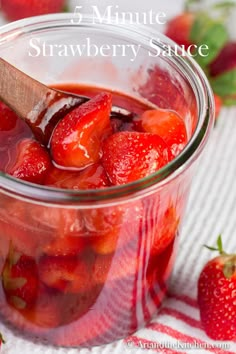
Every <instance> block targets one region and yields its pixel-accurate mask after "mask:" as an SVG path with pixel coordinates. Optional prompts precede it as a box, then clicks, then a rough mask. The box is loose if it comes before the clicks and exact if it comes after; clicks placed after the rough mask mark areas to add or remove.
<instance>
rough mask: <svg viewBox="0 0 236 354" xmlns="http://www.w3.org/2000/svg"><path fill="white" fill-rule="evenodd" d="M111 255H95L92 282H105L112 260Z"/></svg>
mask: <svg viewBox="0 0 236 354" xmlns="http://www.w3.org/2000/svg"><path fill="white" fill-rule="evenodd" d="M113 257H114V256H113V255H110V254H108V255H97V256H96V257H95V261H94V264H93V270H92V282H93V283H94V284H105V283H106V280H107V276H108V273H109V270H110V267H111V263H112V260H113Z"/></svg>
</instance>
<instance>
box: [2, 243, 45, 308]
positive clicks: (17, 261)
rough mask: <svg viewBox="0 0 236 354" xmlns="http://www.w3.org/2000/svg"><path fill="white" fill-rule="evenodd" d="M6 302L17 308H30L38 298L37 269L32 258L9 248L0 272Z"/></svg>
mask: <svg viewBox="0 0 236 354" xmlns="http://www.w3.org/2000/svg"><path fill="white" fill-rule="evenodd" d="M2 285H3V290H4V292H5V295H6V299H7V302H8V303H9V304H10V305H11V306H13V307H14V308H15V309H17V310H27V309H29V308H32V306H34V304H35V303H36V301H37V298H38V288H39V281H38V269H37V265H36V262H35V260H34V258H32V257H30V256H26V255H24V254H22V253H19V252H17V251H16V250H14V249H13V248H11V249H10V251H9V254H8V258H7V260H6V262H5V265H4V268H3V272H2Z"/></svg>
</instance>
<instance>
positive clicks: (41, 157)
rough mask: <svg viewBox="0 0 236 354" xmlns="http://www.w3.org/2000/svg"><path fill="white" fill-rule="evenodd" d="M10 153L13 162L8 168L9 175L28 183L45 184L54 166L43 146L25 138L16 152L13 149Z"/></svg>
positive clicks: (18, 145)
mask: <svg viewBox="0 0 236 354" xmlns="http://www.w3.org/2000/svg"><path fill="white" fill-rule="evenodd" d="M10 153H11V155H12V156H11V161H10V163H8V165H7V166H6V172H7V173H8V174H10V175H12V176H13V177H16V178H19V179H22V180H25V181H28V182H32V183H38V184H42V183H43V181H44V178H45V176H46V175H47V173H48V171H49V170H50V168H51V166H52V164H51V160H50V157H49V154H48V152H47V150H46V149H45V148H44V147H43V146H41V145H40V144H39V143H38V142H37V141H35V140H33V139H30V138H25V139H23V140H21V141H20V142H19V143H18V144H17V146H16V151H13V149H12V150H11V152H10ZM13 155H14V156H13Z"/></svg>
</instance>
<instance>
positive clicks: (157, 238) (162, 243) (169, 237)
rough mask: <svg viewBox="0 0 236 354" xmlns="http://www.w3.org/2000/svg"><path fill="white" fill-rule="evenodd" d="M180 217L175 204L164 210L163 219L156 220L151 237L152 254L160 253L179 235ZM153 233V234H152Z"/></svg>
mask: <svg viewBox="0 0 236 354" xmlns="http://www.w3.org/2000/svg"><path fill="white" fill-rule="evenodd" d="M178 226H179V217H178V215H177V212H176V209H175V207H174V206H173V205H170V206H169V207H168V208H167V209H166V211H165V212H164V214H163V216H162V217H161V220H159V221H158V222H157V224H156V223H155V222H154V225H153V229H152V231H151V234H149V237H150V239H152V251H151V252H152V254H160V253H161V252H163V251H164V250H165V249H166V248H167V247H168V246H169V244H170V243H171V242H172V241H173V240H174V238H175V237H176V236H177V232H178ZM151 235H152V236H151Z"/></svg>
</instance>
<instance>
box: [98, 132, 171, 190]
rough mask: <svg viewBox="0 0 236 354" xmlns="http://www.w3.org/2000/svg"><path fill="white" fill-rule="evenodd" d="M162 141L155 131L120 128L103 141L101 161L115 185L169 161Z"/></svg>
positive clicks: (152, 171)
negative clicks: (144, 131) (151, 132)
mask: <svg viewBox="0 0 236 354" xmlns="http://www.w3.org/2000/svg"><path fill="white" fill-rule="evenodd" d="M168 155H169V153H168V148H167V145H166V144H165V142H164V141H163V140H162V139H161V138H160V137H159V136H158V135H155V134H149V133H138V132H120V133H116V134H113V135H112V136H110V137H109V138H108V139H107V140H106V141H105V142H104V144H103V157H102V163H103V166H104V168H105V170H106V172H107V175H108V177H109V178H110V181H111V182H112V183H113V184H115V185H121V184H126V183H129V182H132V181H136V180H138V179H141V178H144V177H146V176H148V175H150V174H152V173H154V172H156V171H158V170H159V169H160V168H161V167H162V166H164V165H165V164H167V163H168V161H169V156H168Z"/></svg>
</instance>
